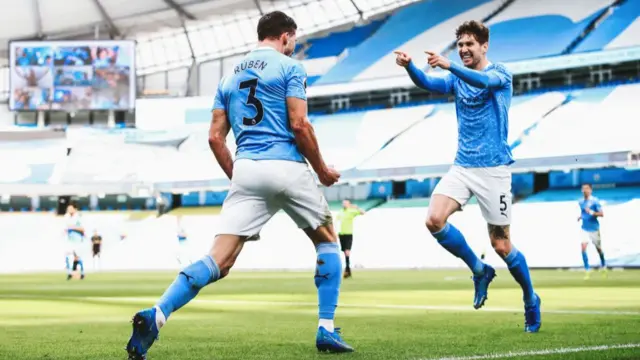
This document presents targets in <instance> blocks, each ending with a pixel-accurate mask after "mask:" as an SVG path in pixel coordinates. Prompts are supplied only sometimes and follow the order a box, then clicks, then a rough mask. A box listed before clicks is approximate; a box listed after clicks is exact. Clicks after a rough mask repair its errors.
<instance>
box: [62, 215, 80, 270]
mask: <svg viewBox="0 0 640 360" xmlns="http://www.w3.org/2000/svg"><path fill="white" fill-rule="evenodd" d="M64 218H65V222H66V232H67V249H66V253H65V262H66V269H67V280H71V277H72V276H71V274H72V272H73V271H75V270H76V269H77V268H78V266H80V279H84V262H83V261H82V257H81V256H80V254H81V251H80V247H81V246H82V242H83V240H84V226H83V225H82V221H81V220H80V213H79V212H78V206H77V205H76V203H74V202H72V203H70V204H69V205H68V206H67V213H66V214H65V215H64Z"/></svg>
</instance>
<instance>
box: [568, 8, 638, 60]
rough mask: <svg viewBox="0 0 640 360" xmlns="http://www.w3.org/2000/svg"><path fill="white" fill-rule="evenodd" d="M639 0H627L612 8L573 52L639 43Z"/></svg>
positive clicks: (622, 46)
mask: <svg viewBox="0 0 640 360" xmlns="http://www.w3.org/2000/svg"><path fill="white" fill-rule="evenodd" d="M639 16H640V0H627V1H625V2H623V3H622V5H620V6H619V7H616V8H614V9H613V13H612V14H611V15H609V17H607V18H606V19H605V20H604V21H603V22H602V23H600V24H599V25H598V27H597V28H596V29H595V30H593V31H592V32H591V33H589V35H588V36H587V37H586V38H585V39H584V40H583V41H582V43H580V45H578V46H577V47H576V49H575V50H574V52H583V51H596V50H606V49H615V48H624V47H629V46H638V45H640V18H639Z"/></svg>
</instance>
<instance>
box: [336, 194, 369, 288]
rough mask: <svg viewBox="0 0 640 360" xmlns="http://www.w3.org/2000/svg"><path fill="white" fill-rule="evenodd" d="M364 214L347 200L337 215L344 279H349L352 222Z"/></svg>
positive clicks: (343, 202)
mask: <svg viewBox="0 0 640 360" xmlns="http://www.w3.org/2000/svg"><path fill="white" fill-rule="evenodd" d="M364 213H365V211H364V210H362V209H360V208H359V207H358V206H356V205H354V204H352V203H351V201H349V200H344V201H342V209H341V210H340V212H339V213H338V216H337V218H338V221H339V222H340V230H339V231H338V237H339V238H340V248H341V249H342V252H344V258H345V262H346V267H345V269H344V277H345V279H346V278H349V277H351V262H350V256H351V246H352V245H353V220H354V219H355V218H356V217H358V216H360V215H363V214H364Z"/></svg>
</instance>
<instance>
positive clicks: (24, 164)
mask: <svg viewBox="0 0 640 360" xmlns="http://www.w3.org/2000/svg"><path fill="white" fill-rule="evenodd" d="M65 156H66V148H65V142H64V141H58V140H51V141H50V140H44V141H29V142H7V143H0V159H2V161H1V162H2V171H0V183H23V184H46V183H48V182H49V180H50V179H51V177H52V176H53V175H54V170H55V166H56V164H58V163H59V162H60V161H62V160H63V159H64V157H65Z"/></svg>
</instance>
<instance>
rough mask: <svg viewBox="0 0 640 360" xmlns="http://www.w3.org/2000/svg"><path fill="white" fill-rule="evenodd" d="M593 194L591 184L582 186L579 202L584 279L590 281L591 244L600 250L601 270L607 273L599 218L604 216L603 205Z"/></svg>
mask: <svg viewBox="0 0 640 360" xmlns="http://www.w3.org/2000/svg"><path fill="white" fill-rule="evenodd" d="M592 194H593V188H592V187H591V184H584V185H582V195H583V197H582V199H580V201H579V202H578V205H579V206H580V216H578V221H580V220H582V230H583V232H584V236H583V238H582V262H583V263H584V271H585V275H584V278H585V280H586V279H589V277H590V274H591V271H590V269H589V257H588V256H587V245H589V243H590V242H591V243H592V244H593V245H594V246H595V247H596V250H598V255H600V269H601V270H602V272H603V274H604V275H606V273H607V262H606V261H605V258H604V252H603V251H602V239H601V238H600V222H599V221H598V218H599V217H602V216H604V212H603V211H602V205H601V204H600V200H598V198H596V197H595V196H593V195H592Z"/></svg>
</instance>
